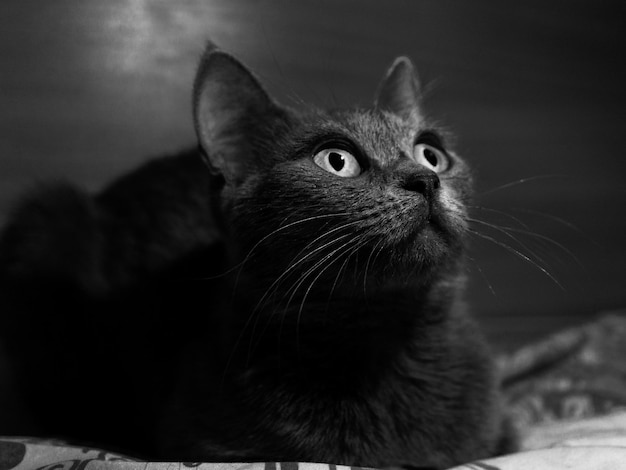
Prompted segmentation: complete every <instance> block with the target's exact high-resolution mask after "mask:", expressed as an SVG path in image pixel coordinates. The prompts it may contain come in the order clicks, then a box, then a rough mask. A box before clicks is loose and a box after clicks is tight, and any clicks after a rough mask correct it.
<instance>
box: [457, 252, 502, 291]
mask: <svg viewBox="0 0 626 470" xmlns="http://www.w3.org/2000/svg"><path fill="white" fill-rule="evenodd" d="M465 256H466V257H467V259H469V260H470V261H471V262H472V263H473V264H474V267H475V268H476V270H477V271H478V272H479V273H480V276H481V277H482V278H483V280H484V281H485V283H486V284H487V287H488V288H489V290H490V291H491V293H492V294H493V295H494V296H495V297H497V296H498V294H496V290H495V289H494V288H493V286H492V285H491V282H489V279H488V278H487V276H486V275H485V273H484V272H483V270H482V269H481V267H480V265H479V264H478V262H477V261H476V260H475V259H474V258H472V257H471V256H470V255H465Z"/></svg>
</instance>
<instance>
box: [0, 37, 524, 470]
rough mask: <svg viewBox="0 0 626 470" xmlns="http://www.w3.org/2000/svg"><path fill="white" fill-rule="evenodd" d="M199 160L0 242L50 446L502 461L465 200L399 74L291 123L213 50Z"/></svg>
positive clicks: (29, 380)
mask: <svg viewBox="0 0 626 470" xmlns="http://www.w3.org/2000/svg"><path fill="white" fill-rule="evenodd" d="M193 116H194V124H195V130H196V133H197V136H198V141H199V146H198V148H197V149H190V150H188V151H185V152H183V153H181V154H179V155H173V156H169V157H161V158H158V159H155V160H153V161H151V162H149V163H147V164H145V165H144V166H142V167H140V168H139V169H137V170H135V171H134V172H132V173H130V174H129V175H127V176H125V177H123V178H121V179H119V180H118V181H116V182H114V183H113V184H111V185H110V186H109V187H108V188H106V189H105V190H103V191H102V192H101V193H99V194H96V195H90V194H86V193H84V192H83V191H81V190H79V189H76V188H75V187H73V186H71V185H68V184H57V185H52V186H50V187H46V188H42V189H40V190H39V191H36V192H35V193H33V194H31V195H29V196H27V197H26V198H25V199H24V201H22V203H21V204H20V205H19V206H18V207H17V208H16V209H15V211H14V213H13V215H12V217H11V219H10V222H9V223H8V224H7V227H6V228H5V230H4V232H3V234H2V237H1V239H0V281H1V284H0V286H1V287H0V289H1V291H0V295H1V297H0V300H1V301H2V312H3V314H2V315H3V322H4V323H5V328H4V330H3V333H5V334H4V338H5V339H4V340H5V342H6V347H7V350H8V353H9V355H10V357H11V358H12V360H13V361H14V364H15V374H16V377H17V380H18V382H19V383H20V384H21V385H22V390H23V392H22V393H23V396H24V397H25V399H26V400H27V401H28V403H29V404H30V406H31V408H32V410H33V412H34V414H35V416H36V417H38V418H39V419H40V421H41V422H42V423H43V424H44V427H42V430H41V431H40V432H42V433H47V434H48V435H49V434H51V433H52V434H54V435H57V436H66V437H67V436H70V437H73V438H75V439H76V438H79V439H82V441H83V442H90V443H97V444H98V445H106V446H109V447H110V448H112V449H123V450H124V451H126V452H131V453H134V454H135V455H140V456H143V457H145V458H159V459H178V460H187V461H189V460H194V461H264V460H265V461H315V462H329V463H335V464H344V465H360V466H372V467H393V466H409V467H416V466H424V467H435V468H447V467H449V466H452V465H455V464H461V463H464V462H469V461H472V460H475V459H479V458H484V457H488V456H491V455H494V454H497V453H499V452H503V451H504V450H506V449H509V448H511V446H512V444H511V443H512V442H513V440H512V438H511V437H510V433H509V432H508V431H507V429H508V428H507V420H506V419H505V416H504V413H503V410H502V406H501V404H500V400H499V396H498V384H497V377H496V374H495V372H494V366H493V363H492V354H491V353H490V350H489V348H488V346H487V344H486V342H485V340H484V339H483V337H482V335H481V333H480V331H479V329H478V327H477V326H476V324H475V322H474V321H473V320H472V319H471V316H470V315H469V314H468V312H467V308H466V306H465V303H464V300H463V288H464V277H463V274H462V273H463V272H464V270H463V266H464V252H465V245H466V238H467V232H468V220H467V218H468V215H467V204H468V201H469V200H470V198H471V195H472V177H471V173H470V170H469V168H468V166H467V164H466V163H465V161H464V160H463V159H462V158H460V157H459V156H458V155H457V154H455V153H454V152H453V151H451V150H450V148H449V147H448V145H447V142H446V137H445V134H443V133H442V132H441V131H440V130H438V128H437V127H436V126H434V125H433V124H432V123H431V122H430V121H429V120H428V119H427V118H426V117H425V115H424V113H423V109H422V106H421V102H420V88H419V82H418V79H417V76H416V73H415V71H414V67H413V65H412V63H411V61H410V60H409V59H407V58H405V57H401V58H398V59H396V61H395V62H394V63H393V65H392V66H391V68H390V69H389V70H388V72H387V74H386V75H385V77H384V79H383V80H382V82H381V84H380V86H379V88H378V91H377V94H376V99H375V103H374V105H373V107H372V108H369V109H348V110H331V111H324V110H321V109H317V108H307V109H303V110H294V109H290V108H287V107H284V106H281V105H279V104H278V103H277V102H275V101H274V100H273V99H272V98H271V97H270V96H269V95H268V93H267V92H266V91H265V90H264V88H263V87H262V85H261V84H260V83H259V81H258V80H257V79H256V77H255V76H254V74H253V73H252V72H250V71H249V70H248V69H247V68H246V67H245V66H244V65H243V64H242V63H241V62H239V61H238V60H237V59H235V58H234V57H233V56H232V55H230V54H228V53H226V52H223V51H222V50H220V49H219V48H217V47H216V46H214V45H213V44H209V45H208V46H207V48H206V51H205V53H204V55H203V57H202V59H201V62H200V65H199V68H198V72H197V75H196V79H195V83H194V89H193Z"/></svg>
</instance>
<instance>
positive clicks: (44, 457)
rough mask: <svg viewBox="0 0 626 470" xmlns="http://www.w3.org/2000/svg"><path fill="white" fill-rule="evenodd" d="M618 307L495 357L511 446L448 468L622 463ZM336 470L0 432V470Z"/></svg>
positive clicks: (622, 324)
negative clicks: (195, 457) (188, 458)
mask: <svg viewBox="0 0 626 470" xmlns="http://www.w3.org/2000/svg"><path fill="white" fill-rule="evenodd" d="M625 358H626V311H620V312H615V313H613V314H609V315H605V316H603V317H602V318H600V319H599V320H598V321H596V322H593V323H591V324H588V325H584V326H581V327H577V328H572V329H569V330H566V331H562V332H559V333H557V334H555V335H553V336H551V337H549V338H547V339H545V340H543V341H540V342H538V343H536V344H532V345H529V346H526V347H523V348H522V349H520V350H518V351H516V352H514V353H512V354H509V355H503V356H501V357H500V358H499V359H498V365H499V368H500V371H501V377H502V388H503V391H504V396H505V400H506V405H507V407H508V409H509V410H510V412H511V417H512V420H513V423H514V425H515V426H516V427H517V429H518V430H519V435H520V442H521V449H520V451H519V452H517V453H515V454H511V455H506V456H502V457H498V458H493V459H487V460H482V461H478V462H469V463H467V464H465V465H462V466H459V467H456V470H517V469H519V470H522V469H524V470H526V469H533V470H542V469H557V470H558V469H566V468H567V469H618V468H626V360H624V359H625ZM188 468H189V469H191V468H193V469H197V470H342V469H344V468H346V469H347V468H348V467H343V466H340V465H329V464H321V463H295V462H282V463H280V462H261V463H240V464H238V463H189V462H186V463H184V462H142V461H138V460H136V459H133V458H131V457H126V456H122V455H118V454H115V453H112V452H107V451H105V450H100V449H94V448H84V447H78V446H72V445H69V444H67V443H63V442H59V441H54V440H42V439H35V438H19V437H4V438H0V470H135V469H137V470H139V469H141V470H172V469H178V470H185V469H188Z"/></svg>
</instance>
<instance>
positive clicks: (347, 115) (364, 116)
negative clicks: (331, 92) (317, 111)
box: [322, 109, 423, 164]
mask: <svg viewBox="0 0 626 470" xmlns="http://www.w3.org/2000/svg"><path fill="white" fill-rule="evenodd" d="M322 119H323V120H324V121H325V122H324V128H325V129H327V130H328V131H332V132H333V133H339V134H342V135H343V136H344V137H345V138H347V139H350V140H352V141H353V142H354V143H355V144H356V145H357V146H358V147H360V148H361V149H363V150H364V151H365V152H366V153H367V155H368V157H370V158H372V159H375V160H378V161H379V162H380V163H381V164H384V163H386V162H387V161H389V160H394V159H396V158H397V157H398V155H399V154H400V153H408V154H410V153H411V149H412V147H413V143H414V142H415V138H416V136H417V134H418V133H419V131H420V128H421V127H422V124H423V123H420V122H412V123H409V122H407V121H405V120H402V119H401V118H399V117H398V116H396V115H393V114H390V113H386V112H383V111H379V110H376V109H371V110H350V111H346V110H343V111H336V112H331V113H328V114H326V115H325V116H324V117H323V118H322Z"/></svg>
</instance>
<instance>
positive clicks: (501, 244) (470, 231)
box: [468, 229, 566, 291]
mask: <svg viewBox="0 0 626 470" xmlns="http://www.w3.org/2000/svg"><path fill="white" fill-rule="evenodd" d="M468 232H469V233H472V234H474V235H476V236H477V237H480V238H484V239H485V240H489V241H491V242H492V243H495V244H496V245H498V246H500V247H502V248H504V249H505V250H507V251H509V252H510V253H513V254H514V255H515V256H517V257H519V258H521V259H523V260H525V261H527V262H529V263H530V264H531V265H533V266H534V267H536V268H537V269H539V270H540V271H541V272H543V273H544V274H545V275H546V276H548V277H549V278H550V279H551V280H552V282H554V283H555V284H556V285H557V286H559V287H560V288H561V289H562V290H564V291H565V290H566V289H565V288H564V287H563V286H562V285H561V283H560V282H559V281H558V280H557V279H556V278H555V277H554V276H553V275H552V274H550V272H549V271H548V270H547V269H545V268H544V267H543V266H541V265H540V264H538V263H537V262H535V261H534V260H533V259H531V258H529V257H528V256H526V255H525V254H524V253H522V252H520V251H519V250H516V249H515V248H513V247H511V246H509V245H507V244H506V243H502V242H501V241H498V240H496V239H495V238H493V237H491V236H489V235H485V234H484V233H481V232H478V231H476V230H473V229H468Z"/></svg>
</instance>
